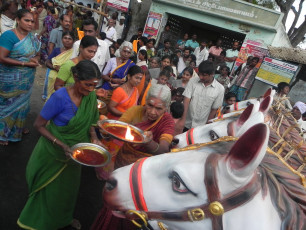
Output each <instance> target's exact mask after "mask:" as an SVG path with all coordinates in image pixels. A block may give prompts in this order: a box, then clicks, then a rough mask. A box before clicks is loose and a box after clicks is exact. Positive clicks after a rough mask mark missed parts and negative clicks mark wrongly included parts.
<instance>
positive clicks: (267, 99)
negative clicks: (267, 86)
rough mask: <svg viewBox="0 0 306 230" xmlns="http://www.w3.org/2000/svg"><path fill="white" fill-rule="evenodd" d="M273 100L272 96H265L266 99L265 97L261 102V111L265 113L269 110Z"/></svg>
mask: <svg viewBox="0 0 306 230" xmlns="http://www.w3.org/2000/svg"><path fill="white" fill-rule="evenodd" d="M272 102H273V99H272V97H271V96H267V97H265V99H263V101H262V102H260V106H259V111H260V112H263V113H266V112H268V110H269V108H270V105H271V104H272Z"/></svg>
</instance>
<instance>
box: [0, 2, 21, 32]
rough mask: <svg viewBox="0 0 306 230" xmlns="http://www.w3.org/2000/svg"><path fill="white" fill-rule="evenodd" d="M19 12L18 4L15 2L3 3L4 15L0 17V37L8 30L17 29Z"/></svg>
mask: <svg viewBox="0 0 306 230" xmlns="http://www.w3.org/2000/svg"><path fill="white" fill-rule="evenodd" d="M17 10H18V3H17V1H16V0H14V1H3V3H2V13H1V15H0V35H1V33H4V32H5V31H7V30H11V29H13V28H14V27H15V24H16V21H15V18H16V12H17Z"/></svg>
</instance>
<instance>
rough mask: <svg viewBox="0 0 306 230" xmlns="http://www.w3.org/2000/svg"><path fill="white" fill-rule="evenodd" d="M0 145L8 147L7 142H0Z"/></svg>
mask: <svg viewBox="0 0 306 230" xmlns="http://www.w3.org/2000/svg"><path fill="white" fill-rule="evenodd" d="M0 145H8V141H0Z"/></svg>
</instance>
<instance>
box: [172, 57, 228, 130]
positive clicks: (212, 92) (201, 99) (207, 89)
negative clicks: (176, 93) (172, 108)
mask: <svg viewBox="0 0 306 230" xmlns="http://www.w3.org/2000/svg"><path fill="white" fill-rule="evenodd" d="M214 72H215V69H214V65H213V63H211V62H209V61H204V62H202V63H201V64H200V65H199V76H198V77H194V78H191V79H190V80H189V82H188V85H187V87H186V88H185V91H184V93H183V96H184V114H183V116H182V118H181V119H180V120H179V121H178V122H177V123H176V125H177V128H178V129H180V130H182V129H183V127H185V130H188V129H191V128H194V127H197V126H200V125H205V124H206V123H207V121H209V120H210V119H212V118H214V117H215V115H216V112H217V110H218V108H219V107H220V106H222V103H223V97H224V87H223V86H222V85H221V84H220V83H219V82H218V81H217V80H215V79H214Z"/></svg>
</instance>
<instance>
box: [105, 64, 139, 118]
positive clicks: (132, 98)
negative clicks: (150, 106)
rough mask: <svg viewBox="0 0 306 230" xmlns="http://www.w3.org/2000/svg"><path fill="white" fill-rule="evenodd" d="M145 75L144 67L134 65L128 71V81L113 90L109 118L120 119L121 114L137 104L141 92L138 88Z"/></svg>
mask: <svg viewBox="0 0 306 230" xmlns="http://www.w3.org/2000/svg"><path fill="white" fill-rule="evenodd" d="M142 77H143V71H142V69H141V68H140V67H139V66H137V65H134V66H132V67H131V68H130V69H129V70H128V72H127V79H128V80H127V82H126V83H124V84H123V85H121V86H119V87H118V88H116V89H115V90H114V91H113V95H112V97H111V100H110V102H109V104H108V111H109V112H108V114H107V117H108V118H109V119H114V120H118V119H119V118H120V117H121V115H122V114H123V113H124V112H125V111H126V110H127V109H129V108H131V107H132V106H135V105H137V101H138V97H139V93H138V89H137V88H136V87H137V86H138V85H139V83H140V82H141V80H142Z"/></svg>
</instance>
